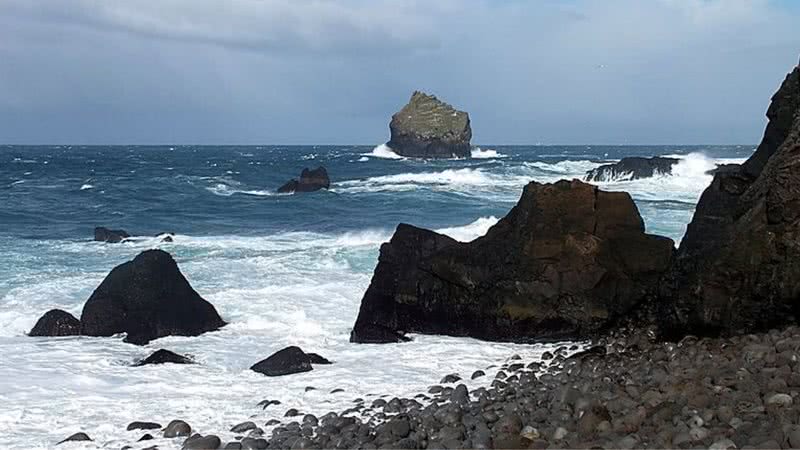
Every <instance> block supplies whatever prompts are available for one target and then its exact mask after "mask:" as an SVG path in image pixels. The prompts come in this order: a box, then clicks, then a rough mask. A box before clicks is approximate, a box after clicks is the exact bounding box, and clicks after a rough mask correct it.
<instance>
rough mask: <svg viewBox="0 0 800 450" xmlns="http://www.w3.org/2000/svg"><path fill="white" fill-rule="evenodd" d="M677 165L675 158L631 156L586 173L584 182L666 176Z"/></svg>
mask: <svg viewBox="0 0 800 450" xmlns="http://www.w3.org/2000/svg"><path fill="white" fill-rule="evenodd" d="M677 163H678V159H676V158H664V157H661V156H654V157H652V158H642V157H639V156H632V157H628V158H622V159H621V160H619V162H615V163H613V164H604V165H602V166H600V167H597V168H596V169H592V170H590V171H588V172H586V181H619V180H638V179H640V178H650V177H652V176H655V175H668V174H671V173H672V166H673V165H674V164H677Z"/></svg>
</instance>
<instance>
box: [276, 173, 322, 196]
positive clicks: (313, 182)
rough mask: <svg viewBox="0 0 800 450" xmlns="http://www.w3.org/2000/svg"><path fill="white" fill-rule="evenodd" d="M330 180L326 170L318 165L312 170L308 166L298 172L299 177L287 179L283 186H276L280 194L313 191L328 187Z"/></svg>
mask: <svg viewBox="0 0 800 450" xmlns="http://www.w3.org/2000/svg"><path fill="white" fill-rule="evenodd" d="M330 187H331V180H330V178H328V171H327V170H325V168H324V167H322V166H320V167H317V168H316V169H314V170H309V169H308V168H305V169H303V171H302V172H301V173H300V179H299V180H297V179H294V180H289V181H287V182H286V184H284V185H283V186H281V187H279V188H278V192H279V193H281V194H290V193H293V192H313V191H318V190H320V189H330Z"/></svg>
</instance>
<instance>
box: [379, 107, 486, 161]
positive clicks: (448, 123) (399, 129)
mask: <svg viewBox="0 0 800 450" xmlns="http://www.w3.org/2000/svg"><path fill="white" fill-rule="evenodd" d="M389 130H390V131H391V133H392V135H391V139H390V140H389V142H387V143H386V145H388V146H389V147H391V149H392V150H393V151H394V152H395V153H397V154H398V155H402V156H408V157H414V158H453V157H459V158H468V157H469V156H470V152H471V150H470V144H469V141H470V139H472V128H471V127H470V122H469V114H467V113H465V112H463V111H458V110H456V109H455V108H453V107H452V106H450V105H448V104H447V103H444V102H442V101H440V100H439V99H437V98H436V97H435V96H432V95H428V94H425V93H423V92H419V91H416V92H414V94H413V95H412V96H411V100H409V102H408V104H406V105H405V106H404V107H403V109H401V110H400V111H398V112H397V113H396V114H395V115H393V116H392V121H391V122H390V123H389Z"/></svg>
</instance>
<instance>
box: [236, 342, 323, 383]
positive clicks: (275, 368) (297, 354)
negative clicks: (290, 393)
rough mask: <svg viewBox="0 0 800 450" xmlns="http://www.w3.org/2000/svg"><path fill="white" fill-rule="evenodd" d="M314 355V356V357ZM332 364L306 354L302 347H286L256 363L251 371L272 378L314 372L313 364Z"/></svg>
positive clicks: (320, 357) (315, 355) (314, 354)
mask: <svg viewBox="0 0 800 450" xmlns="http://www.w3.org/2000/svg"><path fill="white" fill-rule="evenodd" d="M312 355H313V356H312ZM312 363H313V364H330V361H328V360H327V359H325V358H323V357H322V356H320V355H318V354H316V353H306V352H304V351H303V350H301V349H300V347H295V346H291V347H286V348H284V349H282V350H279V351H277V352H275V353H273V354H272V355H271V356H270V357H268V358H267V359H264V360H262V361H259V362H257V363H255V364H254V365H253V366H252V367H250V370H253V371H255V372H258V373H262V374H264V375H267V376H270V377H276V376H281V375H289V374H293V373H300V372H308V371H310V370H313V367H312V366H311V364H312Z"/></svg>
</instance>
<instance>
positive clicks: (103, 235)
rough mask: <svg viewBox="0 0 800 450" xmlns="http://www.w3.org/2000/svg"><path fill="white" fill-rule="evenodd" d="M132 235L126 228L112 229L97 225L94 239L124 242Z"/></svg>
mask: <svg viewBox="0 0 800 450" xmlns="http://www.w3.org/2000/svg"><path fill="white" fill-rule="evenodd" d="M129 237H131V235H129V234H128V233H127V232H126V231H125V230H110V229H108V228H106V227H96V228H95V229H94V240H95V241H99V242H111V243H117V242H122V241H124V240H125V239H128V238H129Z"/></svg>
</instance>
